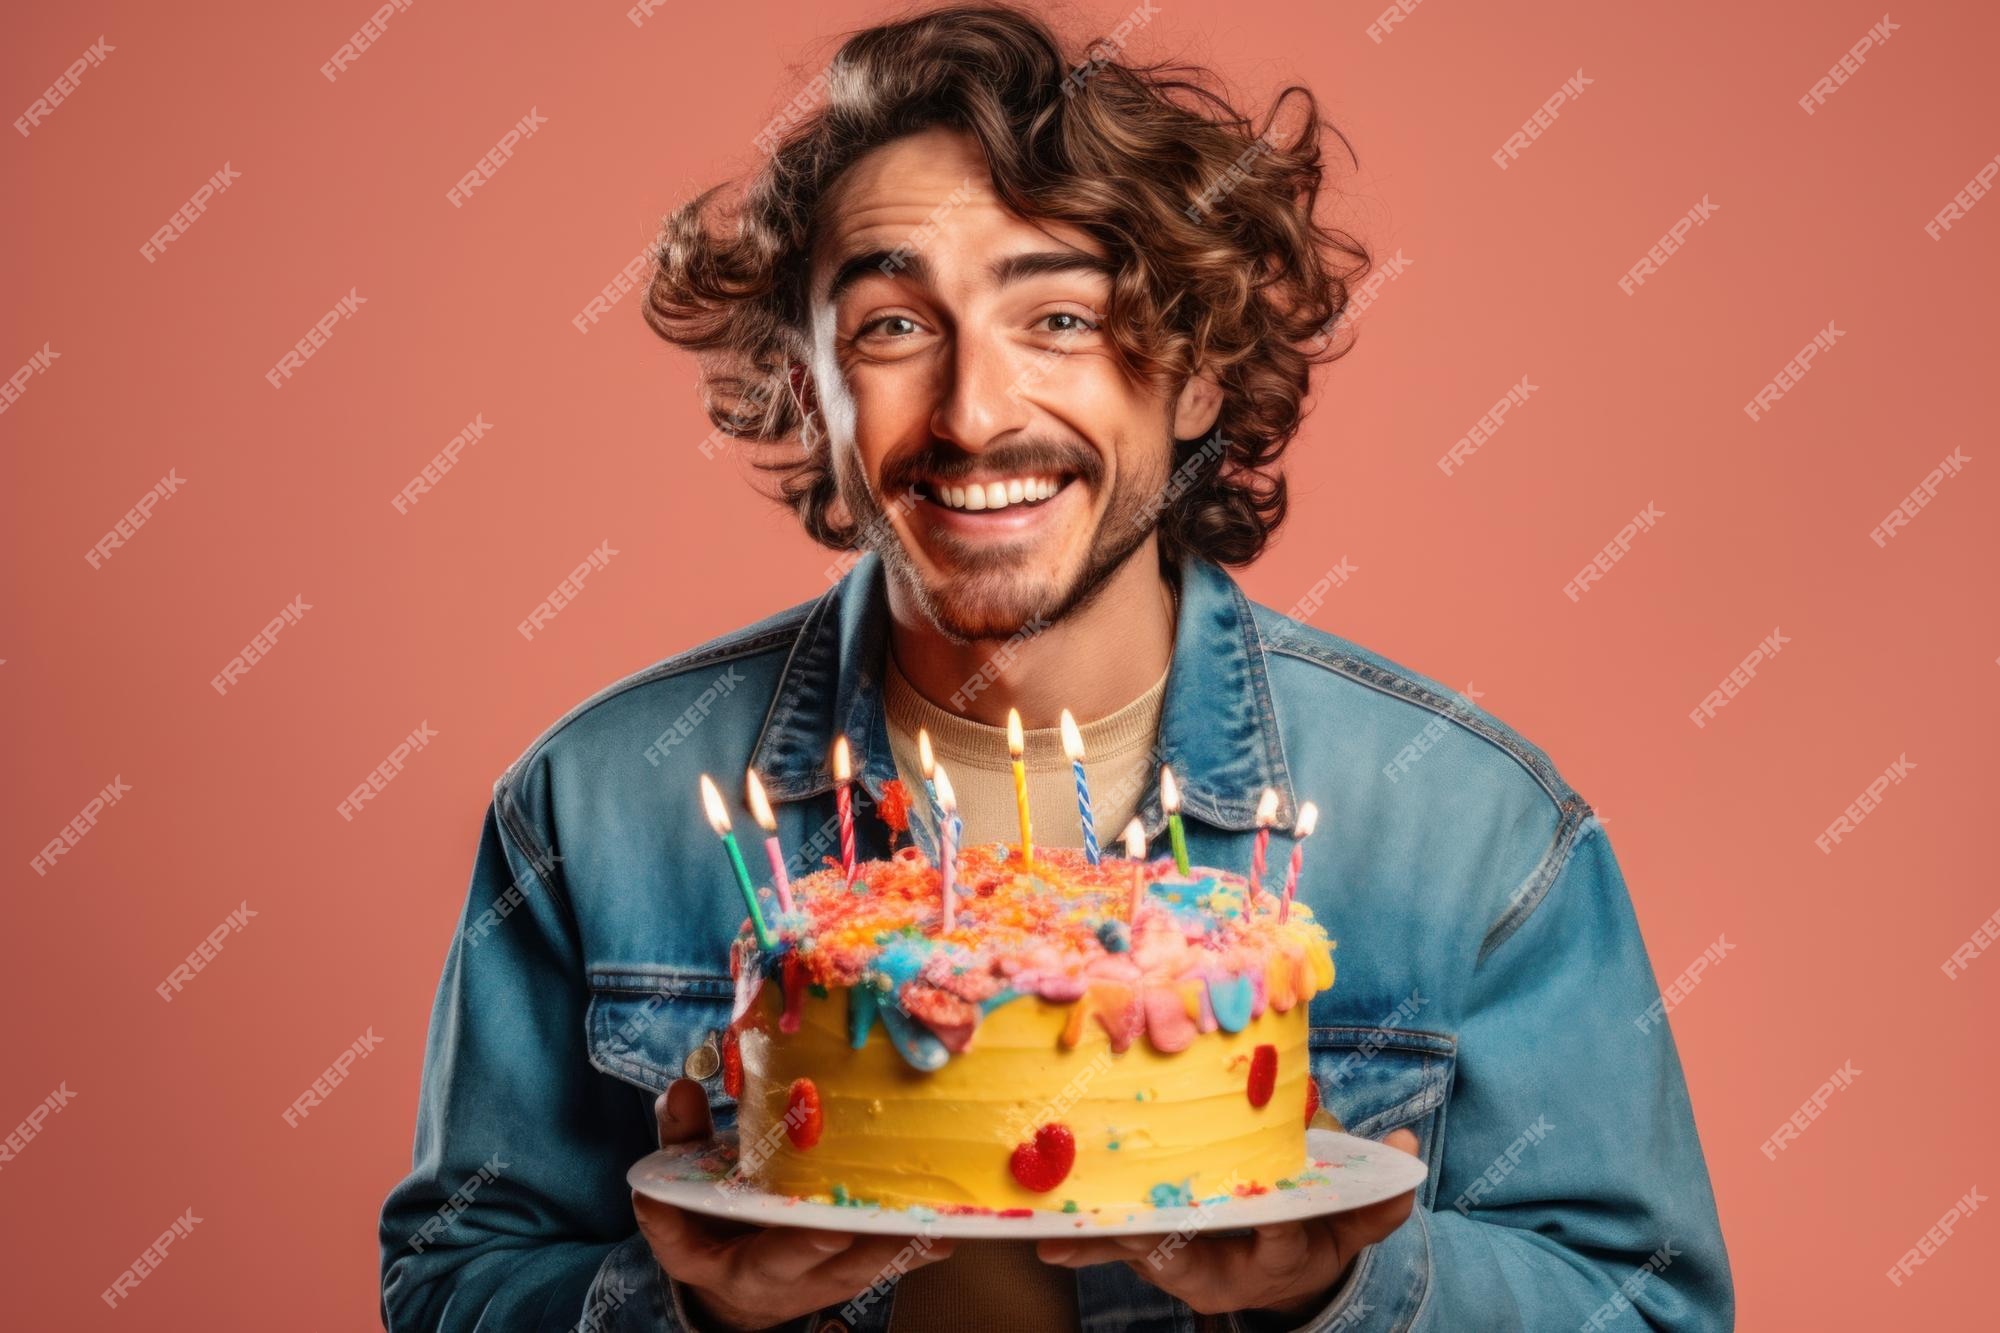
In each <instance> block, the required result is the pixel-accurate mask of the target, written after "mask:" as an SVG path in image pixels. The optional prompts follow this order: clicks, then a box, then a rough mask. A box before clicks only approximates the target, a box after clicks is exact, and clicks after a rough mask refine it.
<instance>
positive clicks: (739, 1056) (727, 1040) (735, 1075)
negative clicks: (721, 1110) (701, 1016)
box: [722, 1028, 743, 1097]
mask: <svg viewBox="0 0 2000 1333" xmlns="http://www.w3.org/2000/svg"><path fill="white" fill-rule="evenodd" d="M722 1091H723V1092H724V1093H726V1094H727V1095H729V1096H731V1097H741V1096H742V1095H743V1048H742V1047H741V1046H738V1045H737V1044H736V1029H735V1028H731V1029H730V1030H729V1033H728V1035H726V1036H725V1037H723V1039H722Z"/></svg>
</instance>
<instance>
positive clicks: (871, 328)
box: [854, 315, 917, 338]
mask: <svg viewBox="0 0 2000 1333" xmlns="http://www.w3.org/2000/svg"><path fill="white" fill-rule="evenodd" d="M890 324H907V325H909V328H908V329H899V330H895V331H893V332H890V333H889V335H888V336H889V337H891V338H907V337H908V336H909V335H910V334H911V333H912V332H915V330H916V327H917V321H915V320H914V319H911V318H910V317H909V316H908V315H884V316H882V317H881V318H880V319H871V320H869V321H868V322H867V323H866V324H863V325H862V326H861V327H860V328H858V329H856V330H855V331H854V336H855V337H857V338H866V337H868V336H869V335H870V334H872V333H874V332H876V331H877V330H878V329H883V328H884V326H886V325H890Z"/></svg>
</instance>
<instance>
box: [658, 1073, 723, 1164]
mask: <svg viewBox="0 0 2000 1333" xmlns="http://www.w3.org/2000/svg"><path fill="white" fill-rule="evenodd" d="M653 1118H654V1119H655V1120H657V1121H658V1122H659V1127H660V1146H661V1147H663V1148H664V1147H666V1146H667V1145H668V1144H669V1143H691V1142H696V1141H699V1140H701V1139H706V1138H709V1137H711V1136H712V1135H713V1134H714V1133H715V1122H714V1121H712V1120H711V1119H710V1118H709V1114H708V1094H707V1093H706V1092H703V1091H702V1089H701V1084H699V1083H697V1082H695V1081H694V1080H693V1079H691V1078H677V1079H675V1080H674V1081H673V1082H672V1083H670V1084H668V1085H667V1090H666V1091H665V1092H663V1093H661V1094H660V1095H659V1098H658V1099H657V1100H655V1101H654V1103H653Z"/></svg>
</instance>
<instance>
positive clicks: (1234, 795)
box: [750, 551, 1298, 837]
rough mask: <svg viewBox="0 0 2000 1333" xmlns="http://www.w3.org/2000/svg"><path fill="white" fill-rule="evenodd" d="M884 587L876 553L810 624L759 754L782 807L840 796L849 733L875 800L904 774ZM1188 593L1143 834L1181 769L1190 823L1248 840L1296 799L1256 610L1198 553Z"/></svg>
mask: <svg viewBox="0 0 2000 1333" xmlns="http://www.w3.org/2000/svg"><path fill="white" fill-rule="evenodd" d="M886 578H887V571H886V570H885V568H884V567H883V565H882V561H881V558H880V557H879V556H878V555H876V554H875V553H874V552H873V551H870V552H867V553H866V554H864V555H863V556H862V557H861V558H860V560H858V561H857V562H856V563H855V564H854V566H853V568H851V569H850V570H849V571H848V572H847V574H846V575H845V576H844V577H843V578H842V579H841V581H840V582H839V583H837V584H835V585H834V586H833V587H832V588H831V589H829V590H828V591H827V593H826V595H825V596H823V597H821V598H820V599H819V601H818V602H816V603H814V605H813V608H812V610H811V611H810V612H808V613H807V615H806V619H805V621H804V623H803V624H802V626H801V627H800V630H799V635H798V637H797V639H796V640H794V641H793V645H792V653H791V657H790V659H789V660H788V661H787V662H786V664H785V670H784V673H783V675H782V677H781V678H780V679H779V682H778V688H777V691H776V693H775V694H774V695H773V696H772V699H771V705H770V708H769V709H768V710H767V712H766V713H765V715H764V723H763V726H762V728H761V730H760V731H759V732H758V735H757V740H756V744H755V746H754V748H753V749H752V751H751V760H750V762H751V764H752V766H753V767H755V768H756V770H757V773H758V776H759V777H760V778H761V779H762V781H763V783H764V786H765V789H766V790H767V791H768V792H769V794H770V796H771V798H772V799H773V800H777V801H798V800H805V799H807V798H810V797H814V796H818V795H820V794H822V793H824V792H827V791H831V790H832V788H833V785H834V782H833V767H832V765H833V741H834V737H835V736H837V735H840V734H843V733H844V734H845V735H846V736H847V743H848V745H849V747H850V748H851V749H852V751H853V757H854V763H855V777H856V779H857V781H859V783H860V784H861V786H862V787H863V788H864V789H865V790H866V791H867V792H868V795H869V796H870V797H871V798H872V799H874V800H876V801H880V799H881V795H882V787H883V784H884V783H886V782H888V781H889V780H891V779H893V778H894V777H896V776H897V773H896V760H895V756H894V754H893V753H892V751H891V750H890V748H889V731H888V724H887V721H886V718H885V716H884V713H883V708H882V674H883V663H884V657H885V654H886V651H887V646H888V642H889V635H888V630H889V607H888V596H887V591H886V588H885V585H884V580H885V579H886ZM1180 594H1181V595H1180V616H1179V622H1178V624H1177V625H1176V627H1175V631H1174V656H1173V664H1172V668H1171V669H1170V670H1169V672H1168V674H1167V689H1166V697H1165V699H1164V701H1163V702H1162V704H1161V712H1160V734H1159V739H1158V742H1157V746H1156V749H1155V753H1154V755H1153V760H1154V767H1155V773H1154V776H1153V778H1152V780H1151V781H1150V782H1149V783H1148V785H1147V790H1146V794H1145V797H1144V799H1143V800H1142V801H1141V803H1140V806H1139V814H1140V818H1141V819H1142V820H1143V821H1144V823H1145V825H1146V831H1147V835H1148V836H1149V837H1151V836H1154V835H1157V834H1158V833H1159V832H1160V830H1161V829H1162V828H1164V827H1165V826H1166V816H1165V815H1164V813H1163V812H1162V811H1161V809H1160V794H1159V778H1158V773H1157V767H1158V765H1159V764H1160V763H1167V764H1171V765H1172V766H1173V770H1174V779H1175V782H1176V783H1177V784H1178V785H1179V787H1180V791H1181V813H1182V815H1183V817H1185V818H1193V819H1199V820H1201V821H1203V822H1205V823H1207V824H1210V825H1212V826H1214V827H1216V828H1221V829H1231V830H1246V829H1253V828H1255V827H1256V812H1257V798H1258V796H1259V795H1260V794H1261V793H1262V791H1263V789H1264V788H1265V787H1267V786H1268V787H1274V788H1276V789H1277V792H1278V817H1277V821H1276V823H1275V825H1274V827H1275V828H1277V829H1279V830H1287V829H1290V828H1291V827H1292V825H1293V822H1294V820H1295V818H1296V814H1297V810H1298V801H1297V797H1296V794H1295V793H1294V791H1293V788H1292V776H1291V769H1290V768H1289V766H1288V765H1287V764H1286V762H1285V751H1284V744H1283V742H1282V740H1281V739H1280V737H1279V734H1278V719H1277V712H1276V709H1275V707H1274V705H1273V703H1272V699H1271V689H1270V681H1269V678H1268V676H1267V675H1266V671H1265V660H1264V647H1263V641H1262V639H1261V637H1260V636H1259V634H1258V632H1257V625H1256V620H1255V617H1254V615H1253V613H1252V611H1251V604H1250V601H1249V599H1248V598H1247V597H1245V596H1244V595H1243V591H1242V589H1241V588H1239V587H1238V586H1237V584H1236V581H1235V580H1234V579H1233V578H1231V577H1230V575H1229V574H1228V572H1227V571H1225V570H1224V569H1222V568H1221V567H1220V566H1219V565H1216V564H1214V563H1213V562H1211V561H1209V560H1206V559H1203V558H1201V557H1199V556H1189V557H1188V558H1186V559H1185V560H1183V561H1182V563H1181V566H1180Z"/></svg>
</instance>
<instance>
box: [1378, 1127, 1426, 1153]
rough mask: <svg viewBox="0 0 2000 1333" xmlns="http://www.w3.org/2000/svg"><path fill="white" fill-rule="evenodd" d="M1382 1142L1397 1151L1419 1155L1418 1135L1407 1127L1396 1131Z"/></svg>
mask: <svg viewBox="0 0 2000 1333" xmlns="http://www.w3.org/2000/svg"><path fill="white" fill-rule="evenodd" d="M1382 1142H1383V1143H1385V1144H1387V1145H1388V1146H1389V1147H1391V1148H1394V1149H1395V1150H1396V1151H1397V1152H1406V1153H1408V1154H1409V1155H1410V1156H1412V1157H1416V1156H1419V1153H1418V1152H1417V1136H1416V1135H1415V1134H1412V1133H1411V1132H1410V1131H1409V1130H1407V1129H1399V1130H1396V1131H1394V1132H1393V1133H1391V1134H1389V1135H1388V1136H1387V1137H1386V1138H1384V1139H1383V1140H1382Z"/></svg>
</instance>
